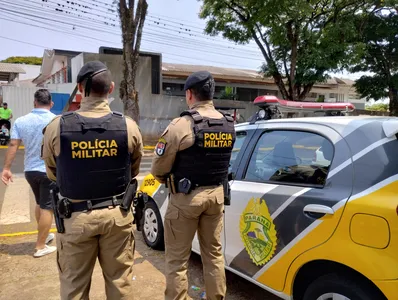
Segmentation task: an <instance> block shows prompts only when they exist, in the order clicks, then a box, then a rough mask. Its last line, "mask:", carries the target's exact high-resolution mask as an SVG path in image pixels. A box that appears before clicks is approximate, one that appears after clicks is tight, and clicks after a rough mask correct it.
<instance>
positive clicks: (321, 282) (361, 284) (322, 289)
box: [303, 273, 386, 300]
mask: <svg viewBox="0 0 398 300" xmlns="http://www.w3.org/2000/svg"><path fill="white" fill-rule="evenodd" d="M333 296H334V297H335V298H333ZM338 296H340V297H341V298H339V297H338ZM344 297H345V298H344ZM336 298H337V299H341V300H386V298H385V297H383V296H382V295H381V294H380V293H379V292H378V291H377V290H376V289H375V288H373V287H372V286H371V285H370V284H369V283H367V282H366V281H365V280H361V279H358V277H357V276H353V277H352V278H350V277H348V276H342V275H340V274H337V273H333V274H328V275H324V276H321V277H319V278H318V279H316V280H315V281H313V282H312V283H311V284H310V285H309V286H308V288H307V290H306V291H305V293H304V297H303V300H333V299H336Z"/></svg>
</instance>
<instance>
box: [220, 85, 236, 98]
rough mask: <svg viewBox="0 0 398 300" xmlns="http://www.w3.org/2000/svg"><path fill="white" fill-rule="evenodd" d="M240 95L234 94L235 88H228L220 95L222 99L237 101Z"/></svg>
mask: <svg viewBox="0 0 398 300" xmlns="http://www.w3.org/2000/svg"><path fill="white" fill-rule="evenodd" d="M237 98H238V95H237V94H235V93H234V88H233V87H231V86H226V87H225V89H224V90H223V91H222V92H221V93H220V99H229V100H237Z"/></svg>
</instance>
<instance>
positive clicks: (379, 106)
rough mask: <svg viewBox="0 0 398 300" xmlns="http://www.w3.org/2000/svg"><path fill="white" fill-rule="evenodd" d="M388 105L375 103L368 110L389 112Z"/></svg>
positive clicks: (368, 106)
mask: <svg viewBox="0 0 398 300" xmlns="http://www.w3.org/2000/svg"><path fill="white" fill-rule="evenodd" d="M388 106H389V105H388V104H386V103H375V104H373V105H367V106H366V110H373V111H388Z"/></svg>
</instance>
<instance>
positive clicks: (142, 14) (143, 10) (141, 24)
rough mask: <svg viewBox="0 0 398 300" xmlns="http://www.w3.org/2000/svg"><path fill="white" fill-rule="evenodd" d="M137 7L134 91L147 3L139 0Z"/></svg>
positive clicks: (144, 0)
mask: <svg viewBox="0 0 398 300" xmlns="http://www.w3.org/2000/svg"><path fill="white" fill-rule="evenodd" d="M138 6H139V7H140V9H138ZM138 6H137V12H138V11H139V12H140V14H139V15H136V20H137V18H139V23H138V29H137V38H136V40H137V42H136V44H135V46H134V50H133V74H134V75H133V80H134V89H135V75H136V70H137V66H138V60H139V56H140V48H141V37H142V30H143V28H144V22H145V18H146V14H147V10H148V3H147V2H146V0H139V2H138Z"/></svg>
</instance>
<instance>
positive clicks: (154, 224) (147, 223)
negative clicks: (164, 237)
mask: <svg viewBox="0 0 398 300" xmlns="http://www.w3.org/2000/svg"><path fill="white" fill-rule="evenodd" d="M144 233H145V236H146V238H147V240H148V241H149V242H151V243H153V242H155V241H156V238H157V237H158V220H157V218H156V214H155V211H154V210H153V209H152V208H147V209H146V210H145V219H144Z"/></svg>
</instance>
